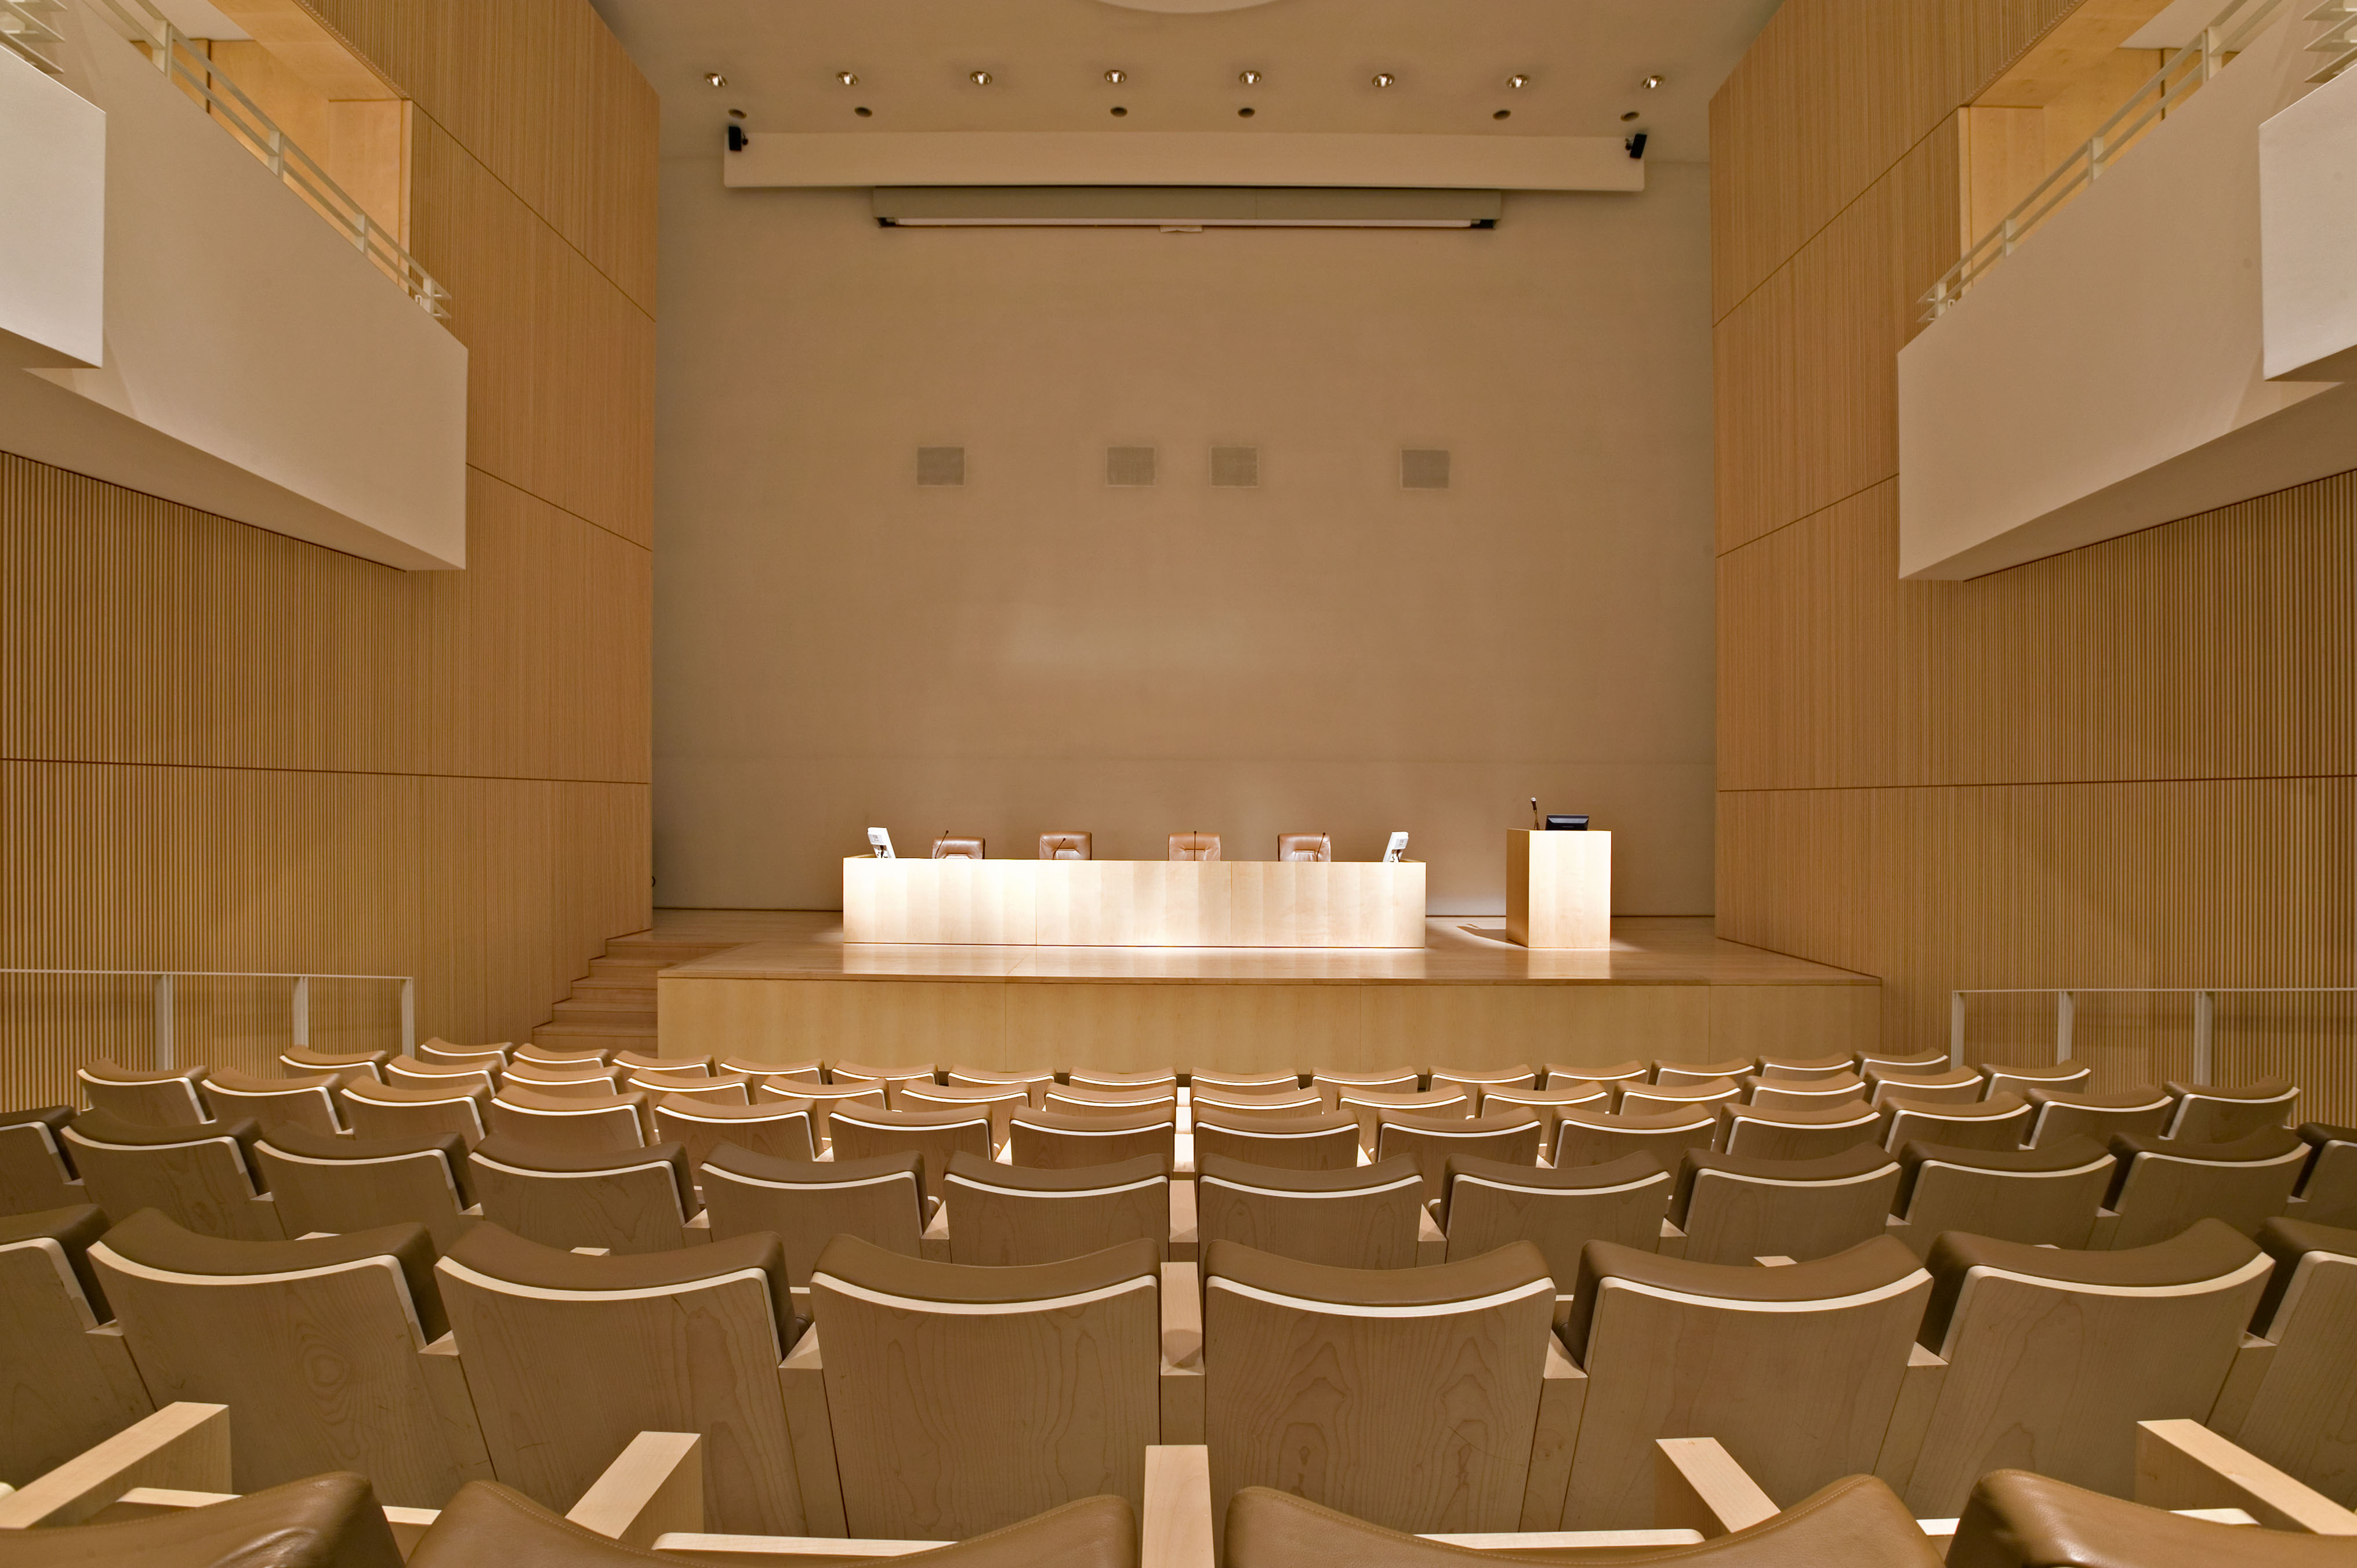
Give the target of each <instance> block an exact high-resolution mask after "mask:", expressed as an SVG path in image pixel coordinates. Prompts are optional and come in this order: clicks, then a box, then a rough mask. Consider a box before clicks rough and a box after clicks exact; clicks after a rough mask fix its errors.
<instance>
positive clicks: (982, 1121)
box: [831, 1105, 994, 1200]
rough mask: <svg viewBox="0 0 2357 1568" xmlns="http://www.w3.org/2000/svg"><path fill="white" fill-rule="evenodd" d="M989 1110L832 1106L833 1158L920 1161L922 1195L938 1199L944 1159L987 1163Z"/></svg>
mask: <svg viewBox="0 0 2357 1568" xmlns="http://www.w3.org/2000/svg"><path fill="white" fill-rule="evenodd" d="M991 1116H992V1108H991V1107H989V1106H986V1105H970V1106H964V1107H953V1108H952V1109H950V1110H946V1111H877V1110H874V1109H872V1108H870V1107H868V1106H865V1105H844V1106H837V1107H836V1108H835V1112H834V1118H833V1121H832V1122H831V1125H832V1126H833V1127H834V1157H835V1158H836V1159H838V1160H866V1159H873V1158H875V1157H876V1156H877V1155H920V1156H921V1157H922V1159H923V1160H924V1174H925V1196H926V1197H930V1198H934V1199H937V1200H938V1199H939V1198H940V1197H941V1196H942V1179H943V1178H944V1177H946V1176H948V1175H949V1169H950V1156H951V1155H956V1154H969V1155H981V1156H982V1157H983V1158H984V1159H988V1158H990V1157H991V1155H992V1154H993V1152H994V1151H993V1148H992V1144H991Z"/></svg>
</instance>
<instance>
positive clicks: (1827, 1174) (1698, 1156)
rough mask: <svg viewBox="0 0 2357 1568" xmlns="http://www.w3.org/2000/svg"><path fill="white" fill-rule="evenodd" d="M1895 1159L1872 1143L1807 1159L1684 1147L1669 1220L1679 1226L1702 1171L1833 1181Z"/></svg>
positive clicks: (1869, 1172)
mask: <svg viewBox="0 0 2357 1568" xmlns="http://www.w3.org/2000/svg"><path fill="white" fill-rule="evenodd" d="M1898 1163H1899V1162H1898V1161H1897V1160H1896V1159H1894V1158H1892V1157H1891V1156H1890V1155H1888V1154H1885V1153H1884V1152H1883V1151H1882V1150H1881V1149H1880V1148H1879V1147H1878V1146H1877V1145H1875V1144H1852V1145H1851V1146H1850V1147H1848V1148H1846V1149H1844V1150H1842V1151H1841V1152H1840V1153H1839V1154H1833V1155H1817V1156H1816V1157H1815V1158H1814V1159H1808V1160H1769V1159H1762V1158H1760V1156H1759V1155H1714V1154H1712V1153H1710V1152H1709V1151H1708V1150H1706V1149H1688V1150H1687V1151H1686V1152H1685V1154H1684V1157H1683V1158H1681V1159H1680V1161H1679V1163H1678V1185H1677V1188H1676V1190H1675V1191H1674V1192H1673V1193H1671V1195H1670V1223H1671V1224H1673V1225H1678V1226H1683V1225H1684V1224H1685V1222H1686V1210H1687V1208H1688V1207H1689V1206H1691V1205H1692V1203H1693V1201H1694V1190H1695V1177H1696V1176H1700V1175H1702V1173H1703V1172H1705V1171H1717V1172H1718V1173H1720V1174H1721V1175H1723V1176H1737V1177H1741V1178H1745V1179H1749V1180H1751V1181H1774V1182H1820V1181H1822V1182H1834V1181H1846V1180H1849V1179H1850V1178H1851V1177H1854V1176H1872V1175H1874V1174H1875V1173H1876V1172H1878V1171H1884V1170H1889V1169H1890V1168H1891V1167H1892V1166H1894V1165H1897V1164H1898Z"/></svg>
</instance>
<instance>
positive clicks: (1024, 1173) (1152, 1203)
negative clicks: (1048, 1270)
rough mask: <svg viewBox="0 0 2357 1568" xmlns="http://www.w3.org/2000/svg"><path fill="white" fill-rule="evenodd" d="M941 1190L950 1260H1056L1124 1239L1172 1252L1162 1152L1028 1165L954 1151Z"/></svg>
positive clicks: (996, 1263) (992, 1263)
mask: <svg viewBox="0 0 2357 1568" xmlns="http://www.w3.org/2000/svg"><path fill="white" fill-rule="evenodd" d="M942 1187H943V1197H942V1201H943V1202H944V1203H946V1204H947V1205H948V1206H949V1221H950V1262H953V1263H976V1264H982V1265H985V1266H989V1267H996V1268H1006V1267H1011V1266H1014V1265H1017V1264H1023V1263H1059V1262H1063V1261H1064V1260H1065V1259H1067V1258H1080V1257H1085V1256H1087V1255H1088V1254H1089V1253H1091V1252H1102V1251H1104V1250H1105V1249H1106V1248H1107V1247H1117V1246H1120V1245H1121V1244H1122V1243H1124V1242H1125V1241H1146V1242H1149V1243H1151V1244H1152V1245H1153V1248H1154V1255H1155V1258H1156V1260H1157V1262H1158V1261H1160V1260H1162V1259H1164V1258H1167V1257H1168V1255H1169V1251H1170V1169H1169V1166H1168V1165H1165V1164H1164V1163H1163V1160H1162V1157H1161V1156H1160V1155H1139V1156H1138V1157H1137V1158H1135V1159H1134V1160H1125V1161H1123V1162H1122V1163H1121V1164H1119V1165H1095V1166H1083V1167H1082V1168H1080V1169H1077V1170H1031V1169H1027V1168H1025V1167H1024V1166H1021V1165H1000V1164H999V1163H998V1162H997V1161H996V1160H989V1159H985V1158H983V1157H982V1156H981V1155H971V1154H958V1155H951V1156H950V1168H949V1174H948V1176H947V1177H946V1178H945V1180H944V1181H943V1183H942Z"/></svg>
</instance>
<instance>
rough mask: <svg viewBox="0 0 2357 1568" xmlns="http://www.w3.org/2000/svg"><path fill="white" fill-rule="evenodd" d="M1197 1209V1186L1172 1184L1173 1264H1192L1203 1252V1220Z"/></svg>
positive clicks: (1182, 1183)
mask: <svg viewBox="0 0 2357 1568" xmlns="http://www.w3.org/2000/svg"><path fill="white" fill-rule="evenodd" d="M1202 1240H1203V1230H1202V1220H1201V1219H1200V1210H1198V1209H1197V1208H1196V1207H1195V1184H1194V1183H1193V1182H1191V1181H1174V1182H1172V1183H1171V1184H1170V1258H1171V1261H1172V1262H1179V1263H1191V1262H1196V1261H1197V1259H1198V1257H1199V1256H1200V1253H1201V1251H1202Z"/></svg>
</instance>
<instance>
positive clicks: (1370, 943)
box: [843, 855, 1424, 948]
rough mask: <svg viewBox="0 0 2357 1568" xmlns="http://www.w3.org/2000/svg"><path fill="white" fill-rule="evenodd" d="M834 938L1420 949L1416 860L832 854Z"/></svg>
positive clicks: (1420, 885) (1420, 888)
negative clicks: (838, 912)
mask: <svg viewBox="0 0 2357 1568" xmlns="http://www.w3.org/2000/svg"><path fill="white" fill-rule="evenodd" d="M843 937H844V940H845V941H848V942H922V943H953V944H961V945H963V944H973V945H977V946H985V947H997V946H1004V947H1111V948H1125V947H1132V948H1134V947H1220V948H1421V947H1422V946H1424V865H1423V863H1422V862H1421V861H1400V862H1397V863H1386V862H1383V861H1298V860H1297V861H1276V860H1211V861H1166V860H968V859H964V858H963V857H957V858H952V859H947V860H877V859H875V858H873V857H872V856H867V855H857V856H854V857H852V858H850V859H847V860H845V862H844V863H843Z"/></svg>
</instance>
